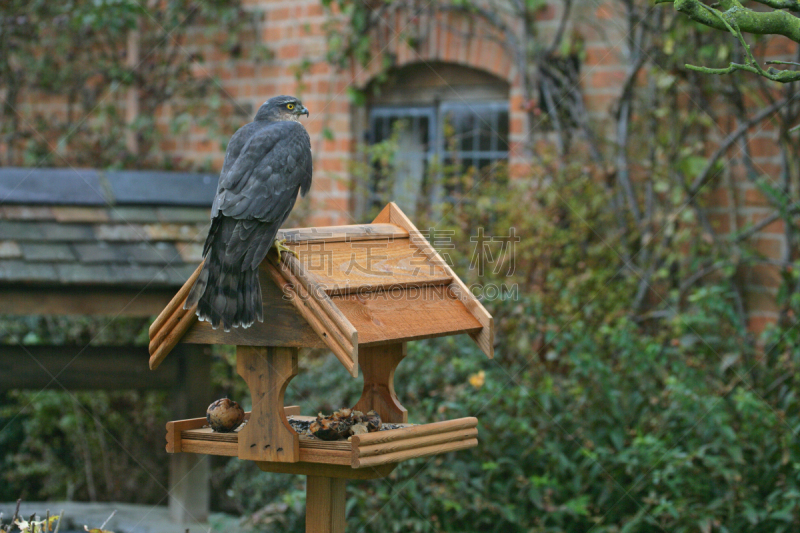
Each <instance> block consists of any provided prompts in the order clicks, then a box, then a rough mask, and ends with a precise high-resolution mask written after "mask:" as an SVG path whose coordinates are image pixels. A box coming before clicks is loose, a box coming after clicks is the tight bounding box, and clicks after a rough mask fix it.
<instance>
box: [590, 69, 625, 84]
mask: <svg viewBox="0 0 800 533" xmlns="http://www.w3.org/2000/svg"><path fill="white" fill-rule="evenodd" d="M626 76H627V74H626V73H625V71H624V70H623V69H621V68H620V69H614V70H600V71H598V70H595V71H594V72H592V73H591V74H590V75H589V86H590V87H596V88H601V87H602V88H619V87H621V86H622V84H623V82H624V81H625V78H626Z"/></svg>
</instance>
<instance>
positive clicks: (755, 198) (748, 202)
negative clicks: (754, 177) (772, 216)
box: [744, 187, 771, 207]
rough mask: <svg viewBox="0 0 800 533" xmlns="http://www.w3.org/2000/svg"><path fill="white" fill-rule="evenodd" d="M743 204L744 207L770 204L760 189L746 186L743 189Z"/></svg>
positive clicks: (767, 205)
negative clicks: (746, 187)
mask: <svg viewBox="0 0 800 533" xmlns="http://www.w3.org/2000/svg"><path fill="white" fill-rule="evenodd" d="M744 205H745V206H746V207H769V206H770V205H771V204H770V202H769V200H767V198H766V197H765V196H764V195H763V194H761V191H759V190H758V189H755V188H752V187H750V188H748V189H745V191H744Z"/></svg>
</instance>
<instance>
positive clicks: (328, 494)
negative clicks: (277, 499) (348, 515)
mask: <svg viewBox="0 0 800 533" xmlns="http://www.w3.org/2000/svg"><path fill="white" fill-rule="evenodd" d="M346 483H347V480H345V479H342V478H332V477H321V476H306V533H344V529H345V502H346V488H345V484H346Z"/></svg>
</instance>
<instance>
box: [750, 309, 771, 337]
mask: <svg viewBox="0 0 800 533" xmlns="http://www.w3.org/2000/svg"><path fill="white" fill-rule="evenodd" d="M777 318H778V317H777V314H775V315H762V314H758V315H753V316H750V317H748V318H747V329H749V330H750V331H752V332H753V333H754V334H755V335H761V334H762V333H763V332H764V330H765V329H767V326H769V325H771V324H774V323H775V321H776V320H777Z"/></svg>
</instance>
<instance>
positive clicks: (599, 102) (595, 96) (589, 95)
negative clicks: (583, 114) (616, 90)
mask: <svg viewBox="0 0 800 533" xmlns="http://www.w3.org/2000/svg"><path fill="white" fill-rule="evenodd" d="M616 101H617V95H616V94H610V93H607V94H602V93H597V92H594V91H592V90H591V89H587V90H586V102H585V103H586V108H587V109H588V110H589V111H595V112H607V111H608V110H609V109H610V108H611V106H612V105H614V103H615V102H616Z"/></svg>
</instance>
